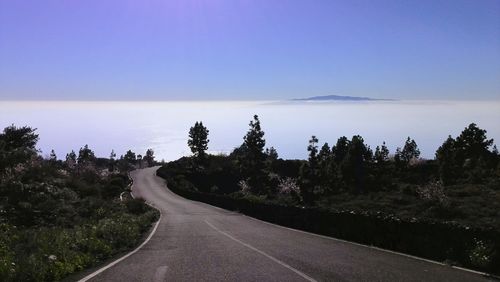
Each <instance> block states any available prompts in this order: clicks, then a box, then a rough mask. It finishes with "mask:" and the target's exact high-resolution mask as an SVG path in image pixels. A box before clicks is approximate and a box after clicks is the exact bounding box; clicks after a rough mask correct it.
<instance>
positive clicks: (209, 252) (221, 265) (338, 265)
mask: <svg viewBox="0 0 500 282" xmlns="http://www.w3.org/2000/svg"><path fill="white" fill-rule="evenodd" d="M155 172H156V168H148V169H143V170H136V171H134V172H132V173H131V176H132V178H133V179H134V186H133V191H134V195H135V196H136V197H142V198H144V199H146V200H147V201H148V202H150V203H152V204H154V205H155V206H156V207H158V208H159V209H160V210H161V212H162V218H161V220H160V222H159V225H158V228H157V230H156V232H155V233H154V235H153V236H152V237H151V240H150V241H148V242H147V243H146V244H145V245H144V246H143V247H142V248H141V249H140V250H139V251H137V252H136V253H134V254H132V255H131V256H129V257H128V258H126V259H124V260H123V261H121V262H119V263H117V264H116V265H114V266H113V267H111V268H109V269H107V270H105V271H104V272H102V273H100V274H99V275H97V276H95V277H94V278H92V279H91V281H120V282H125V281H489V279H488V278H486V277H483V276H481V275H479V274H475V273H470V272H466V271H462V270H458V269H454V268H451V267H449V266H444V265H440V264H436V263H432V262H427V261H424V260H419V259H415V258H411V257H407V256H403V255H399V254H395V253H390V252H386V251H381V250H377V249H374V248H370V247H365V246H360V245H356V244H351V243H347V242H343V241H339V240H335V239H331V238H327V237H322V236H317V235H313V234H309V233H305V232H301V231H296V230H291V229H287V228H283V227H279V226H275V225H271V224H268V223H264V222H261V221H258V220H256V219H253V218H250V217H247V216H244V215H241V214H239V213H235V212H230V211H226V210H222V209H219V208H216V207H213V206H210V205H206V204H203V203H199V202H194V201H190V200H186V199H184V198H182V197H180V196H177V195H176V194H174V193H172V192H171V191H170V190H168V189H167V188H166V186H165V182H164V180H163V179H161V178H159V177H157V176H156V175H155Z"/></svg>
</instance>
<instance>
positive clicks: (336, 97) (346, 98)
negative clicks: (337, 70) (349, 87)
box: [292, 95, 394, 101]
mask: <svg viewBox="0 0 500 282" xmlns="http://www.w3.org/2000/svg"><path fill="white" fill-rule="evenodd" d="M292 101H394V100H393V99H375V98H368V97H355V96H340V95H326V96H314V97H309V98H298V99H292Z"/></svg>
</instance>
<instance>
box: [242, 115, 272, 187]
mask: <svg viewBox="0 0 500 282" xmlns="http://www.w3.org/2000/svg"><path fill="white" fill-rule="evenodd" d="M249 126H250V128H249V130H248V132H247V134H246V135H245V136H244V137H243V140H244V143H243V145H242V148H243V149H242V150H241V151H242V152H243V154H242V156H241V157H240V166H241V167H240V169H241V172H242V175H244V176H247V178H248V184H249V185H250V188H251V191H252V192H254V193H257V194H260V193H262V192H264V191H265V189H266V183H267V179H266V175H265V172H264V171H263V169H264V167H265V159H266V155H265V154H264V146H265V145H266V140H265V139H264V131H262V128H261V126H260V120H259V117H258V116H257V115H254V116H253V120H252V121H250V123H249Z"/></svg>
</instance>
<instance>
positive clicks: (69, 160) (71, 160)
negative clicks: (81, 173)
mask: <svg viewBox="0 0 500 282" xmlns="http://www.w3.org/2000/svg"><path fill="white" fill-rule="evenodd" d="M66 166H67V167H68V168H70V169H73V168H75V166H76V153H75V151H73V150H71V152H70V153H68V154H66Z"/></svg>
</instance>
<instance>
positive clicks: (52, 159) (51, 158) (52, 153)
mask: <svg viewBox="0 0 500 282" xmlns="http://www.w3.org/2000/svg"><path fill="white" fill-rule="evenodd" d="M49 162H50V163H52V164H55V163H56V162H57V155H56V152H55V151H54V149H52V150H51V151H50V156H49Z"/></svg>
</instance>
